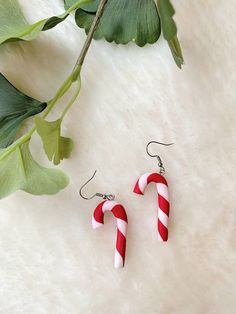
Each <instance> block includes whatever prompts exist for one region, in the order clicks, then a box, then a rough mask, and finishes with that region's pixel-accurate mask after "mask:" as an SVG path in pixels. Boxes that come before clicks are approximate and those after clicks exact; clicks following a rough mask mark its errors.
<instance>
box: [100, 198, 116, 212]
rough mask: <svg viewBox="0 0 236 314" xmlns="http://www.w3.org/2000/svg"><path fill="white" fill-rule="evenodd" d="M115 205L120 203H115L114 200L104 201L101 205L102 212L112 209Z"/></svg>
mask: <svg viewBox="0 0 236 314" xmlns="http://www.w3.org/2000/svg"><path fill="white" fill-rule="evenodd" d="M116 205H120V204H119V203H117V202H116V201H106V202H105V203H104V204H103V206H102V211H103V213H105V212H107V211H111V210H112V209H113V207H114V206H116Z"/></svg>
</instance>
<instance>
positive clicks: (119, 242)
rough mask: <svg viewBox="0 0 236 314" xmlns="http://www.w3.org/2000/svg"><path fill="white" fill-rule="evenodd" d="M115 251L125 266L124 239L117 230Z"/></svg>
mask: <svg viewBox="0 0 236 314" xmlns="http://www.w3.org/2000/svg"><path fill="white" fill-rule="evenodd" d="M116 249H117V251H118V252H119V253H120V255H121V256H122V258H123V264H125V251H126V238H125V237H124V235H123V234H122V233H121V232H120V231H119V229H117V237H116Z"/></svg>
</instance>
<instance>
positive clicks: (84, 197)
mask: <svg viewBox="0 0 236 314" xmlns="http://www.w3.org/2000/svg"><path fill="white" fill-rule="evenodd" d="M96 173H97V170H95V171H94V174H93V175H92V177H91V178H90V179H89V180H88V181H86V182H85V183H84V184H83V185H82V186H81V188H80V190H79V195H80V196H81V197H82V198H83V199H84V200H87V201H88V200H91V199H93V198H94V197H96V196H98V197H101V198H103V199H104V200H108V201H114V199H115V195H112V194H102V193H95V194H94V195H92V196H90V197H86V196H84V195H83V194H82V190H83V188H84V187H85V186H86V185H87V184H88V183H89V182H90V181H92V180H93V178H94V177H95V175H96Z"/></svg>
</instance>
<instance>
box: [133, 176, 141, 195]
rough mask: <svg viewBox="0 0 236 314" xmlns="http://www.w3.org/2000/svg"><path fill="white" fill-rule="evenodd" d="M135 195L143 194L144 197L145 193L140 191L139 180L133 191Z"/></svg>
mask: <svg viewBox="0 0 236 314" xmlns="http://www.w3.org/2000/svg"><path fill="white" fill-rule="evenodd" d="M133 192H134V193H136V194H141V195H143V192H142V191H141V190H140V188H139V180H138V181H137V183H136V184H135V187H134V190H133Z"/></svg>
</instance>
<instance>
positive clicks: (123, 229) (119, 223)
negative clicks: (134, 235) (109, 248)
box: [116, 218, 127, 237]
mask: <svg viewBox="0 0 236 314" xmlns="http://www.w3.org/2000/svg"><path fill="white" fill-rule="evenodd" d="M116 221H117V228H118V229H119V230H120V232H121V233H122V234H123V236H124V237H126V231H127V222H126V221H124V220H122V219H120V218H116Z"/></svg>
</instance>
